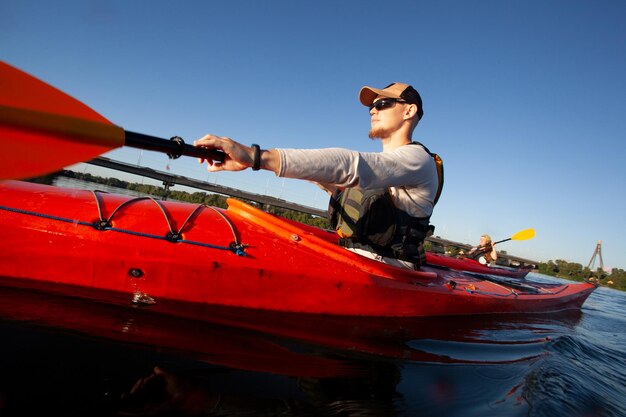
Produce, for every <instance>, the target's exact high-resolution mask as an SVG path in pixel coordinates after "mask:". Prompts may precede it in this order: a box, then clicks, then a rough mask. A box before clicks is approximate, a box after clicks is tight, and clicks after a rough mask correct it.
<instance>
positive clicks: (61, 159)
mask: <svg viewBox="0 0 626 417" xmlns="http://www.w3.org/2000/svg"><path fill="white" fill-rule="evenodd" d="M121 146H131V147H135V148H140V149H146V150H151V151H158V152H163V153H166V154H168V156H169V157H170V158H178V157H179V156H181V155H186V156H192V157H196V158H204V159H212V160H215V161H220V162H221V161H223V160H224V153H223V152H221V151H217V150H207V149H203V148H196V147H194V146H192V145H187V144H185V143H184V141H183V140H182V139H181V138H179V137H174V138H172V139H171V140H167V139H160V138H157V137H154V136H148V135H144V134H141V133H135V132H129V131H126V130H124V129H123V128H121V127H119V126H116V125H114V124H113V123H111V122H110V121H108V120H107V119H105V118H104V117H103V116H101V115H99V114H98V113H96V112H95V111H94V110H92V109H91V108H89V107H87V106H86V105H85V104H83V103H81V102H80V101H78V100H76V99H74V98H73V97H70V96H69V95H67V94H65V93H63V92H62V91H60V90H58V89H56V88H55V87H52V86H51V85H49V84H47V83H45V82H43V81H41V80H39V79H37V78H35V77H33V76H31V75H29V74H26V73H25V72H23V71H21V70H19V69H17V68H15V67H12V66H11V65H8V64H7V63H5V62H3V61H0V180H3V179H9V178H14V179H17V178H29V177H34V176H38V175H43V174H47V173H50V172H54V171H57V170H59V169H61V168H63V167H65V166H68V165H71V164H74V163H77V162H82V161H87V160H90V159H93V158H95V157H96V156H98V155H100V154H102V153H105V152H108V151H110V150H113V149H115V148H118V147H121Z"/></svg>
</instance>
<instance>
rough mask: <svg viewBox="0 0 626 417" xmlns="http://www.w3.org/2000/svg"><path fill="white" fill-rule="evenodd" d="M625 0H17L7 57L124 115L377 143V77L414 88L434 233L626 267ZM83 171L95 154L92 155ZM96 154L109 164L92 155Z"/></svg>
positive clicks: (301, 143)
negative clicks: (435, 190)
mask: <svg viewBox="0 0 626 417" xmlns="http://www.w3.org/2000/svg"><path fill="white" fill-rule="evenodd" d="M625 21H626V3H625V2H623V1H621V0H620V1H609V0H602V1H575V0H569V1H535V0H532V1H499V0H495V1H481V0H477V1H472V2H468V1H438V2H431V1H397V0H391V1H385V2H382V1H378V2H374V1H369V0H359V1H311V2H304V1H261V0H257V1H253V0H250V1H178V2H172V1H161V0H152V1H146V0H134V1H121V0H120V1H110V0H107V1H104V0H102V1H86V0H81V1H62V2H51V1H43V0H41V1H30V0H21V1H19V2H18V1H8V0H5V1H1V2H0V58H1V59H3V60H4V61H6V62H8V63H10V64H12V65H14V66H17V67H18V68H21V69H22V70H24V71H26V72H29V73H31V74H33V75H35V76H37V77H39V78H41V79H43V80H45V81H46V82H48V83H50V84H52V85H54V86H56V87H58V88H60V89H61V90H63V91H65V92H66V93H68V94H70V95H72V96H73V97H75V98H77V99H79V100H81V101H83V102H84V103H86V104H87V105H89V106H90V107H92V108H93V109H94V110H96V111H98V112H99V113H100V114H102V115H103V116H105V117H107V118H108V119H109V120H111V121H112V122H114V123H116V124H118V125H120V126H122V127H124V128H125V129H127V130H132V131H136V132H141V133H146V134H151V135H155V136H159V137H166V138H167V137H170V136H173V135H180V136H182V137H183V138H185V139H186V140H187V141H188V142H191V141H193V140H194V139H196V138H199V137H201V136H202V135H203V134H205V133H214V134H218V135H223V136H229V137H232V138H234V139H236V140H239V141H241V142H243V143H246V144H250V143H258V144H260V145H261V146H262V147H264V148H273V147H286V148H317V147H334V146H341V147H346V148H349V149H356V150H361V151H378V150H379V149H380V143H378V142H376V141H372V140H370V139H368V138H367V132H368V129H369V116H368V113H367V110H366V108H364V107H363V106H361V105H360V104H359V103H358V100H357V94H358V91H359V89H360V88H361V87H362V86H363V85H371V86H375V87H384V86H385V85H387V84H389V83H391V82H394V81H401V82H407V83H410V84H412V85H414V86H415V87H416V88H417V89H418V90H419V91H420V93H421V94H422V97H423V100H424V118H423V120H422V122H421V123H420V125H419V126H418V128H417V130H416V132H415V135H414V139H416V140H419V141H421V142H423V143H424V144H426V145H427V146H428V147H429V148H430V149H431V150H432V151H434V152H437V153H439V154H440V155H441V156H442V157H443V159H444V163H445V169H446V184H445V188H444V191H443V195H442V197H441V200H440V202H439V204H438V206H437V207H436V209H435V213H434V215H433V217H432V222H433V223H434V224H435V225H436V226H437V230H436V234H437V235H439V236H441V237H444V238H448V239H452V240H458V241H462V242H467V243H475V242H477V241H478V238H479V236H480V235H481V234H482V233H489V234H490V235H491V236H492V237H493V238H494V239H497V240H500V239H505V238H507V237H509V236H511V235H512V234H514V233H516V232H517V231H519V230H522V229H526V228H529V227H533V228H535V229H536V231H537V236H536V237H535V238H534V239H532V240H529V241H511V242H507V243H504V244H502V245H500V249H503V250H508V251H509V253H512V254H514V255H517V256H522V257H527V258H531V259H536V260H539V261H546V260H549V259H553V260H554V259H565V260H567V261H570V262H579V263H581V264H583V265H587V263H588V262H589V260H590V258H591V255H592V254H593V251H594V249H595V246H596V242H597V241H598V240H602V254H603V259H604V263H605V265H606V266H612V267H619V268H622V269H626V239H625V238H624V235H625V232H626V220H625V219H626V215H625V214H624V211H625V209H624V208H625V207H626V173H625V169H624V166H623V164H624V161H625V160H626V146H624V140H625V139H626V99H625V97H626V76H625V75H624V74H626V25H624V22H625ZM106 156H108V157H110V158H114V159H119V160H122V161H127V162H140V163H141V164H144V165H147V166H150V167H153V168H155V169H161V170H166V169H169V170H170V172H173V173H176V174H180V175H186V176H189V177H195V178H199V179H203V180H208V181H211V182H217V183H219V184H224V185H228V186H235V187H238V188H242V189H247V190H250V191H254V192H262V193H266V194H269V195H274V196H278V197H281V198H285V199H287V200H291V201H295V202H299V203H302V204H307V205H311V206H316V207H325V206H326V201H327V200H326V196H325V194H323V193H322V192H321V191H320V190H319V189H318V188H317V187H315V186H313V185H311V184H309V183H306V182H303V181H297V180H284V179H281V178H276V177H274V175H273V174H271V173H269V172H254V173H253V172H250V171H246V172H242V173H223V172H222V173H219V174H208V173H207V172H206V170H205V169H204V167H202V166H199V165H198V164H197V163H196V161H195V160H192V159H188V158H181V159H178V160H176V161H173V162H168V160H167V158H165V157H163V156H161V155H156V154H152V153H149V152H140V151H137V150H134V149H128V148H123V149H121V150H116V151H113V152H110V153H108V154H107V155H106ZM82 169H86V168H84V167H83V168H82ZM89 169H93V168H89Z"/></svg>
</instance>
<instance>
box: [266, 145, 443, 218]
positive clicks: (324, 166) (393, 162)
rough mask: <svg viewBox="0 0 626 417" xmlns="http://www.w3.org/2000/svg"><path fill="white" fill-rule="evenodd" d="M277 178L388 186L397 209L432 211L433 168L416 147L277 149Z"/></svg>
mask: <svg viewBox="0 0 626 417" xmlns="http://www.w3.org/2000/svg"><path fill="white" fill-rule="evenodd" d="M278 152H279V154H280V170H279V172H278V176H280V177H286V178H298V179H304V180H310V181H315V182H318V183H320V184H322V185H331V186H336V187H345V188H348V187H360V188H363V189H371V188H386V187H389V188H390V190H391V194H392V195H393V196H394V199H395V201H396V204H397V206H398V208H399V209H401V210H404V211H406V212H407V213H408V214H410V215H411V216H415V217H426V216H430V215H431V214H432V211H433V201H434V199H435V195H436V193H437V187H438V181H439V178H438V176H437V168H436V166H435V162H434V160H433V158H432V157H431V156H430V155H429V154H428V153H427V152H426V151H425V150H424V148H422V147H421V146H416V145H404V146H401V147H399V148H397V149H394V150H393V151H390V152H356V151H350V150H347V149H341V148H327V149H278Z"/></svg>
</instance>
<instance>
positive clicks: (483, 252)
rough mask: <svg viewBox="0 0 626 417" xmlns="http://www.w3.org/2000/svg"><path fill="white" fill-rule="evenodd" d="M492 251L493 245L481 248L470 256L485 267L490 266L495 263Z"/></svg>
mask: <svg viewBox="0 0 626 417" xmlns="http://www.w3.org/2000/svg"><path fill="white" fill-rule="evenodd" d="M492 250H493V247H492V246H491V243H489V244H487V246H484V247H481V246H479V247H478V248H477V249H476V250H475V251H474V252H473V253H471V254H470V255H469V258H470V259H473V260H475V261H477V262H480V263H481V264H483V265H486V264H489V263H491V262H493V259H492V258H491V251H492Z"/></svg>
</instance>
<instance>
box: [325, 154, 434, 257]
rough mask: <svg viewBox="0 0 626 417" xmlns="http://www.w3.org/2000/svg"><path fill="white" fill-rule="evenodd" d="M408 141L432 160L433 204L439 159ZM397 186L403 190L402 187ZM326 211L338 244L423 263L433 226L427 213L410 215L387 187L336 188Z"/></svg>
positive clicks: (404, 189)
mask: <svg viewBox="0 0 626 417" xmlns="http://www.w3.org/2000/svg"><path fill="white" fill-rule="evenodd" d="M412 144H415V145H419V146H422V147H423V148H424V150H425V151H426V152H428V154H429V155H431V157H433V159H434V161H435V165H436V167H437V176H438V180H439V182H438V187H437V193H436V195H435V199H434V202H433V205H434V204H436V203H437V201H438V200H439V196H440V195H441V190H442V188H443V161H442V159H441V158H440V157H439V155H437V154H433V153H431V152H430V151H429V150H428V149H427V148H426V147H425V146H424V145H422V144H421V143H419V142H413V143H412ZM399 189H400V191H404V192H407V191H406V188H404V187H400V188H399ZM407 193H408V192H407ZM328 213H329V220H330V224H331V227H333V228H334V229H335V230H336V231H337V234H338V235H339V237H340V239H339V244H340V245H341V246H344V247H350V248H360V249H365V250H368V251H371V252H375V253H377V254H379V255H382V256H387V257H392V258H396V259H401V260H404V261H408V262H412V263H414V264H415V265H416V266H419V265H421V264H423V263H425V258H426V256H425V253H424V249H423V246H422V245H423V242H424V239H425V238H426V237H427V236H430V235H431V234H432V233H433V231H434V229H435V227H434V226H432V225H430V216H427V217H414V216H411V215H409V214H408V213H407V212H405V211H404V210H401V209H399V208H398V207H396V205H395V203H394V199H393V196H392V195H391V191H390V190H389V188H383V189H367V190H363V189H360V188H346V189H345V190H337V191H335V193H333V195H332V196H331V198H330V202H329V207H328Z"/></svg>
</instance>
